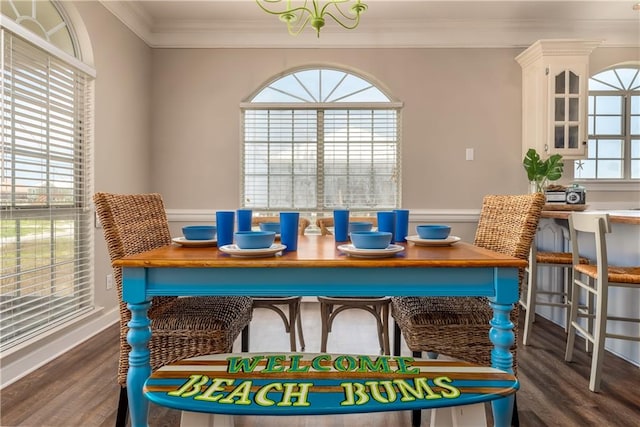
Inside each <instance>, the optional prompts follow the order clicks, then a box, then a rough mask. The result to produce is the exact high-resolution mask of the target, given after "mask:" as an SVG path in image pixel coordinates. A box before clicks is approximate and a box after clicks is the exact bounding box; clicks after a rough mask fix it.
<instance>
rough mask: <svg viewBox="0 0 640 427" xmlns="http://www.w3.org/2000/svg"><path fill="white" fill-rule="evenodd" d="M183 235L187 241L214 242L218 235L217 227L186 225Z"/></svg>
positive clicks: (183, 228)
mask: <svg viewBox="0 0 640 427" xmlns="http://www.w3.org/2000/svg"><path fill="white" fill-rule="evenodd" d="M182 234H183V235H184V238H185V239H187V240H212V239H213V238H214V237H215V235H216V226H215V225H186V226H184V227H182Z"/></svg>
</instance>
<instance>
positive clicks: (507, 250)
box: [474, 193, 545, 283]
mask: <svg viewBox="0 0 640 427" xmlns="http://www.w3.org/2000/svg"><path fill="white" fill-rule="evenodd" d="M544 203H545V200H544V196H543V195H542V194H541V193H534V194H526V195H491V196H486V197H485V198H484V199H483V202H482V210H481V211H480V220H479V221H478V228H477V229H476V236H475V239H474V244H475V245H477V246H480V247H483V248H486V249H490V250H492V251H495V252H499V253H501V254H505V255H510V256H513V257H516V258H519V259H528V258H529V251H530V249H531V243H532V242H533V238H534V236H535V235H536V232H537V230H538V223H539V221H540V214H541V213H542V208H543V206H544ZM523 276H524V269H521V270H520V282H521V283H522V279H523Z"/></svg>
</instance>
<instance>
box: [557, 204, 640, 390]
mask: <svg viewBox="0 0 640 427" xmlns="http://www.w3.org/2000/svg"><path fill="white" fill-rule="evenodd" d="M569 232H570V234H571V247H572V253H573V277H572V295H573V298H572V301H571V310H570V322H569V334H568V336H567V349H566V352H565V357H564V359H565V360H566V361H567V362H570V361H571V360H572V359H573V346H574V342H575V336H576V331H579V332H580V333H581V334H582V335H583V336H584V337H585V339H586V340H587V341H589V342H591V343H593V355H592V357H591V374H590V377H589V390H591V391H593V392H598V391H600V382H601V372H602V361H603V358H604V344H605V338H614V339H622V340H630V341H638V342H640V334H639V335H626V334H614V333H609V332H607V321H608V320H611V321H619V322H633V323H640V318H639V317H625V316H613V315H609V314H608V308H607V303H608V297H609V288H611V287H622V288H635V289H636V290H638V291H640V266H633V267H614V266H611V265H609V264H608V260H607V244H606V239H605V235H606V233H610V232H611V226H610V224H609V215H608V214H589V213H572V214H571V216H570V217H569ZM579 234H580V235H582V234H585V235H590V236H591V237H592V241H595V249H596V263H595V265H594V264H587V265H585V264H581V263H580V262H579V256H580V254H581V253H583V250H584V249H581V248H582V247H581V246H580V243H579V238H578V236H579ZM585 277H586V279H587V280H586V281H584V280H583V278H585ZM580 291H584V292H586V293H587V294H588V295H592V296H593V297H594V299H595V306H594V305H590V307H589V309H588V310H584V309H581V307H579V305H578V303H579V300H580ZM639 299H640V295H639V296H636V297H635V301H638V300H639ZM579 317H586V318H591V317H593V319H594V321H593V328H591V327H590V324H589V323H587V327H583V326H582V325H581V324H579V323H578V318H579Z"/></svg>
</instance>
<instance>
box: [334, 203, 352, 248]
mask: <svg viewBox="0 0 640 427" xmlns="http://www.w3.org/2000/svg"><path fill="white" fill-rule="evenodd" d="M333 235H334V236H335V238H336V242H346V241H347V240H349V210H348V209H335V210H334V211H333Z"/></svg>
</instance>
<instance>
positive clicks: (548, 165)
mask: <svg viewBox="0 0 640 427" xmlns="http://www.w3.org/2000/svg"><path fill="white" fill-rule="evenodd" d="M522 165H523V166H524V170H525V171H527V178H528V179H529V182H533V183H535V186H536V191H537V192H539V193H542V192H544V189H545V187H546V186H547V184H548V183H549V181H555V180H558V179H560V178H561V177H562V171H563V170H562V168H563V167H564V164H563V163H562V156H561V155H560V154H553V155H551V156H549V157H548V158H547V159H545V160H542V159H541V158H540V155H539V154H538V152H537V151H536V150H535V149H534V148H530V149H529V151H527V154H526V155H525V157H524V160H523V161H522Z"/></svg>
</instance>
